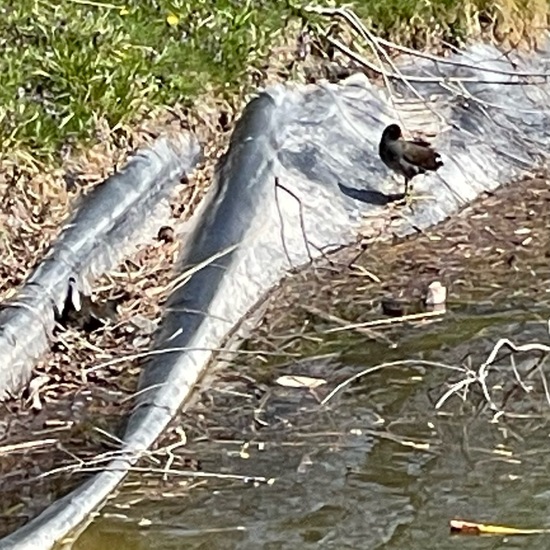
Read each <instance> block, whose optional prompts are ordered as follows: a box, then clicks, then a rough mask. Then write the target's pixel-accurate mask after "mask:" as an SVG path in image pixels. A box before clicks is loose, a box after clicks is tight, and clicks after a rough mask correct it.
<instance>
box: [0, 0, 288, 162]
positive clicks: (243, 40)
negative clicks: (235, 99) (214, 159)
mask: <svg viewBox="0 0 550 550" xmlns="http://www.w3.org/2000/svg"><path fill="white" fill-rule="evenodd" d="M255 4H258V5H260V4H261V7H258V8H257V7H256V6H255ZM0 11H3V12H4V13H2V14H1V15H0V52H1V54H0V74H1V75H2V76H1V80H0V82H1V85H0V136H1V148H2V150H4V151H6V150H9V149H10V148H13V147H28V148H32V149H33V150H34V151H35V153H36V154H38V155H39V156H41V155H49V154H51V153H54V152H55V151H56V150H57V149H58V148H59V147H60V145H62V144H63V143H65V142H66V141H67V140H69V141H71V140H80V139H83V138H87V137H90V136H92V133H93V130H94V127H95V121H96V120H97V119H98V118H105V119H106V120H107V122H108V123H109V125H110V126H111V127H113V126H115V125H117V124H118V123H124V122H128V121H129V120H131V119H132V117H133V116H135V115H136V114H138V113H140V112H141V111H142V109H143V108H144V107H147V106H149V107H152V106H155V105H164V104H165V105H170V104H174V103H176V102H186V101H187V102H191V101H192V99H194V98H196V97H198V96H200V95H201V94H202V93H206V91H207V90H209V89H211V88H214V89H215V90H218V91H220V92H223V90H228V93H231V92H234V91H235V90H236V89H238V87H239V85H240V84H241V83H242V81H243V75H244V73H245V72H246V70H247V67H248V66H249V65H250V64H254V63H255V62H257V61H258V60H259V59H261V58H264V57H265V56H266V54H267V51H268V44H269V43H271V42H272V40H273V36H274V34H275V33H276V32H277V31H278V29H279V28H280V27H281V24H282V21H281V19H282V18H284V17H285V12H286V11H287V10H286V7H285V3H284V2H276V1H270V2H256V3H254V2H243V1H240V0H234V1H232V0H199V1H196V0H195V1H194V2H186V1H183V0H180V1H175V2H163V1H160V2H155V1H151V0H129V1H127V2H126V3H122V2H113V3H106V2H105V3H103V2H92V1H89V2H88V1H85V0H79V1H75V0H61V1H60V2H56V1H55V0H52V1H45V0H8V2H7V4H6V3H5V2H4V4H3V6H2V7H0ZM171 14H173V15H175V16H176V17H177V22H176V20H173V21H172V20H171V19H170V22H171V23H172V25H170V24H169V22H168V20H167V19H169V16H170V15H171Z"/></svg>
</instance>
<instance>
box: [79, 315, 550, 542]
mask: <svg viewBox="0 0 550 550" xmlns="http://www.w3.org/2000/svg"><path fill="white" fill-rule="evenodd" d="M461 322H464V320H461ZM456 324H458V325H460V323H457V321H456V320H455V321H454V323H453V321H452V320H450V321H448V322H447V321H446V322H445V323H441V328H442V329H447V330H449V331H451V330H452V329H453V325H456ZM544 331H545V327H544V325H543V324H542V323H526V322H521V321H520V322H513V323H510V322H506V321H505V320H502V321H501V322H498V323H495V324H493V325H492V326H491V328H490V330H487V329H485V328H483V329H481V331H480V333H479V334H478V335H477V336H476V337H475V338H474V339H473V340H474V341H475V342H474V345H472V341H470V343H469V344H468V345H467V346H466V345H464V346H461V345H459V346H455V347H454V348H453V350H452V351H441V350H442V349H444V348H445V347H446V346H445V344H444V343H442V344H441V348H440V350H434V349H433V347H434V346H433V344H432V345H430V347H431V348H432V351H431V352H430V354H429V358H430V359H432V360H436V359H437V360H441V361H443V360H446V361H447V362H449V363H450V364H452V363H453V361H454V360H455V358H456V357H459V356H461V355H464V354H465V353H468V352H470V353H472V348H475V350H474V352H473V355H472V362H473V361H474V360H475V358H476V357H480V358H482V360H483V359H484V358H485V357H483V353H481V352H482V351H483V352H485V356H486V354H487V353H488V352H489V351H490V348H491V342H493V341H496V340H495V338H498V336H499V334H504V333H505V334H507V335H508V336H510V337H512V338H513V337H514V336H517V337H518V338H520V339H524V338H525V337H526V334H527V335H530V336H531V337H532V338H533V339H539V340H540V339H541V336H544ZM421 340H422V338H421V337H418V338H417V341H416V342H415V343H414V344H415V345H417V346H420V345H421ZM409 345H410V346H413V344H412V343H410V344H409ZM409 349H410V348H409ZM354 355H355V358H356V359H355V361H356V364H357V362H358V361H359V356H360V354H358V353H357V352H355V354H354ZM367 356H368V354H367V353H366V352H365V354H364V361H363V363H362V366H364V365H367V364H368V363H369V361H368V359H367ZM407 357H410V352H409V353H407ZM330 366H331V365H327V364H326V362H325V365H324V368H327V367H330ZM332 366H333V370H334V371H338V370H339V369H341V368H343V365H342V363H341V362H338V363H337V364H334V365H332ZM518 368H519V367H518ZM445 378H449V373H448V372H445V371H444V370H441V371H439V370H438V369H433V370H424V371H422V369H414V368H407V367H396V368H388V369H386V370H384V371H382V372H379V373H375V374H372V375H370V376H366V377H365V378H363V379H362V380H360V381H358V382H357V383H355V384H354V385H352V386H351V387H350V388H349V389H348V390H347V391H346V392H344V395H343V396H340V397H338V398H335V401H334V404H333V405H332V407H331V408H330V409H324V410H319V408H318V407H317V408H316V409H315V410H314V409H313V405H312V404H310V406H307V405H304V404H302V410H301V411H298V410H296V409H294V407H292V406H290V405H289V404H288V403H286V405H285V403H284V400H282V399H281V398H278V399H277V398H274V402H273V403H272V404H271V411H269V416H270V417H272V418H276V419H277V420H278V423H277V424H278V426H279V427H278V429H275V430H267V431H266V433H265V434H262V433H256V434H255V435H253V434H251V433H248V434H247V438H246V439H247V440H248V441H249V442H250V446H249V447H248V448H247V449H246V454H245V453H244V452H241V451H242V444H241V442H240V441H239V440H234V441H233V442H231V441H218V442H210V443H196V444H191V446H190V447H191V449H192V450H195V451H197V453H198V454H199V455H200V457H201V461H202V464H203V469H205V470H208V471H212V472H226V473H229V472H231V473H238V474H242V475H250V476H253V475H257V476H266V477H268V478H275V482H274V483H273V484H272V485H268V484H260V485H257V486H254V485H253V484H252V483H243V482H241V481H239V482H234V481H233V482H226V481H221V480H220V481H209V482H208V483H207V484H205V485H204V486H203V487H200V486H197V487H195V488H193V489H190V490H189V492H188V494H183V495H182V496H180V497H176V498H174V497H171V498H166V499H165V500H159V501H156V502H147V501H142V502H140V503H139V504H137V505H135V506H133V507H130V508H129V509H125V510H124V509H117V508H115V507H113V506H109V507H108V508H107V510H106V516H107V517H102V518H101V519H99V520H97V521H96V522H95V523H94V524H93V525H92V526H91V527H90V528H89V529H88V530H87V531H86V532H85V534H84V535H83V536H82V537H81V539H80V540H79V542H78V543H77V544H76V545H75V548H78V549H79V550H92V549H93V550H96V549H100V548H118V549H119V550H130V549H132V550H136V549H140V550H146V549H147V550H148V549H153V548H154V549H157V550H169V549H176V548H197V549H199V548H207V547H210V548H270V549H275V548H277V549H279V548H280V549H283V548H285V549H286V548H368V549H374V548H385V549H394V548H395V549H397V548H408V549H419V550H420V549H425V548H438V549H447V548H449V549H451V548H475V549H489V548H491V549H493V548H522V549H524V548H540V549H547V548H548V547H549V545H550V535H549V536H537V537H533V536H529V537H527V536H525V537H513V538H511V537H509V538H508V539H505V538H502V537H497V538H494V537H491V538H489V537H456V536H451V535H450V534H449V520H450V519H453V518H463V519H470V520H475V521H480V522H485V523H504V524H508V525H513V526H517V527H525V528H528V527H545V526H550V525H549V524H550V520H549V519H548V518H549V514H550V484H549V475H548V472H549V471H550V453H548V450H547V449H548V442H549V436H550V414H548V413H546V412H545V411H544V408H545V407H544V403H543V399H541V395H540V394H538V396H537V398H536V399H531V398H530V404H529V406H526V405H525V403H523V405H522V406H521V407H516V408H517V409H521V410H520V412H518V415H517V416H519V417H518V418H514V417H513V416H514V415H513V414H512V418H501V419H499V421H498V422H491V419H492V415H491V414H490V412H488V411H487V410H486V409H485V410H483V408H482V407H481V406H478V407H475V406H473V405H471V403H469V401H468V400H467V401H466V402H465V403H464V404H462V403H461V404H460V406H457V403H458V400H457V398H453V399H454V402H453V403H452V404H451V401H449V402H448V404H447V405H448V406H447V407H444V408H443V409H444V410H443V412H438V411H436V410H435V409H434V404H433V403H434V396H436V397H440V396H441V394H442V393H443V392H442V391H441V390H442V387H443V382H442V381H443V380H444V379H445ZM458 378H460V377H458ZM458 378H456V379H458ZM508 381H509V380H508ZM294 391H295V392H299V393H303V391H304V390H294ZM495 391H496V392H497V393H498V387H497V388H496V389H495ZM473 393H474V394H475V393H476V392H473ZM302 397H303V396H302ZM516 399H517V397H516ZM305 400H306V401H307V398H306V399H305ZM236 401H238V399H237V400H236ZM470 401H472V402H473V401H475V402H477V403H479V405H481V404H482V403H483V400H482V399H480V398H475V397H473V396H472V397H471V400H470ZM295 404H296V403H294V405H295ZM516 404H517V403H516ZM510 408H511V409H514V407H513V406H512V405H511V406H510ZM292 409H294V411H293V412H292ZM527 409H530V410H527ZM284 424H286V426H285V427H283V425H284ZM260 442H263V443H264V444H265V447H263V448H262V447H261V446H260V447H259V446H258V444H259V443H260ZM196 481H197V482H199V481H200V480H196ZM167 492H168V489H167ZM121 513H124V514H125V515H126V516H127V517H126V518H125V519H124V520H122V519H117V518H116V517H113V515H116V514H121ZM144 520H147V523H148V522H151V523H150V524H147V525H145V521H144ZM140 522H141V524H142V525H141V526H140Z"/></svg>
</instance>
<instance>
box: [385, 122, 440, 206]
mask: <svg viewBox="0 0 550 550" xmlns="http://www.w3.org/2000/svg"><path fill="white" fill-rule="evenodd" d="M378 152H379V154H380V158H381V159H382V161H383V162H384V164H385V165H386V166H387V167H388V168H391V169H392V170H394V171H395V172H397V173H398V174H401V175H403V176H404V177H405V196H407V194H408V192H409V182H410V181H411V180H412V178H414V177H415V176H418V174H424V173H425V172H427V171H428V170H429V171H432V172H435V171H436V170H437V169H439V168H441V167H442V166H443V161H442V160H441V157H440V156H439V153H437V152H436V151H435V150H434V149H433V148H432V146H431V145H430V144H429V143H428V142H426V141H423V140H421V139H416V140H412V141H407V140H404V139H403V134H402V132H401V128H400V127H399V126H398V125H397V124H390V125H389V126H388V127H387V128H386V129H385V130H384V132H383V133H382V139H381V140H380V145H379V146H378Z"/></svg>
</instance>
